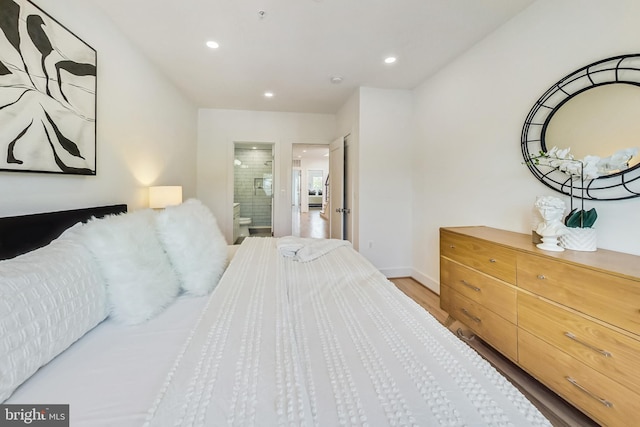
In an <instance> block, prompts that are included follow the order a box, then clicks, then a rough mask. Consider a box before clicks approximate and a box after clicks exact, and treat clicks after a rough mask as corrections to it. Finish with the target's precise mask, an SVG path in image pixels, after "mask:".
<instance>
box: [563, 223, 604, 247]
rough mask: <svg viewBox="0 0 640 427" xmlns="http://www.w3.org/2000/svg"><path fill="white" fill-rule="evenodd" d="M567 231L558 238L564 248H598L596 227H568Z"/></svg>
mask: <svg viewBox="0 0 640 427" xmlns="http://www.w3.org/2000/svg"><path fill="white" fill-rule="evenodd" d="M567 231H568V232H567V233H566V234H563V235H562V236H560V237H559V239H558V240H559V242H560V246H562V247H563V248H566V249H571V250H574V251H585V252H593V251H595V250H596V249H598V248H597V246H596V243H597V241H596V229H595V228H567Z"/></svg>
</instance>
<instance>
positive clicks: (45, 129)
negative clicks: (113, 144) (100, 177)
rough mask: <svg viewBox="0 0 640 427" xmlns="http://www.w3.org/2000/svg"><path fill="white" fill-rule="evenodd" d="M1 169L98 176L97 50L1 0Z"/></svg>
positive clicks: (38, 14) (18, 2)
mask: <svg viewBox="0 0 640 427" xmlns="http://www.w3.org/2000/svg"><path fill="white" fill-rule="evenodd" d="M0 30H2V32H1V33H0V170H2V171H19V172H46V173H61V174H77V175H95V174H96V77H97V76H96V69H97V54H96V51H95V50H94V49H93V48H92V47H91V46H89V45H88V44H86V43H85V42H83V41H82V40H81V39H79V38H78V37H77V36H75V35H74V34H73V33H72V32H70V31H69V30H68V29H67V28H65V27H64V26H63V25H62V24H60V23H59V22H58V21H56V20H55V19H53V18H52V17H51V16H49V15H48V14H47V13H45V12H44V11H43V10H41V9H40V8H38V7H37V6H36V5H34V4H33V3H31V2H29V1H28V0H0Z"/></svg>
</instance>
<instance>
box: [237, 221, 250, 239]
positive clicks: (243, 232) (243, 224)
mask: <svg viewBox="0 0 640 427" xmlns="http://www.w3.org/2000/svg"><path fill="white" fill-rule="evenodd" d="M239 223H240V237H249V225H251V218H242V217H240V222H239Z"/></svg>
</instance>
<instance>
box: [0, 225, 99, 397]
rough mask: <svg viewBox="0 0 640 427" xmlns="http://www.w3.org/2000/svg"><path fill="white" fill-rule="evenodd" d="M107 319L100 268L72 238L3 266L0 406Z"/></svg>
mask: <svg viewBox="0 0 640 427" xmlns="http://www.w3.org/2000/svg"><path fill="white" fill-rule="evenodd" d="M106 317H107V297H106V293H105V283H104V279H103V278H102V275H101V274H100V270H99V268H98V265H97V264H96V263H95V261H94V260H93V257H92V256H91V254H90V253H89V252H88V251H87V249H86V248H85V247H84V246H83V245H82V244H81V243H79V242H78V241H74V239H73V238H70V237H69V236H68V235H67V236H65V237H64V238H62V239H58V240H54V241H53V242H52V243H51V244H49V245H47V246H45V247H43V248H40V249H36V250H35V251H32V252H29V253H26V254H24V255H21V256H18V257H16V258H13V259H10V260H6V261H0V402H3V401H4V400H6V399H7V398H8V397H9V396H10V395H11V394H12V393H13V391H14V390H15V389H16V388H17V387H18V386H19V385H20V384H21V383H23V382H24V381H25V380H26V379H27V378H29V377H30V376H31V375H32V374H33V373H34V372H36V371H37V370H38V369H39V368H40V367H41V366H43V365H45V364H47V363H48V362H49V361H50V360H52V359H53V358H54V357H56V356H57V355H58V354H59V353H61V352H63V351H64V350H65V349H66V348H67V347H69V346H70V345H71V344H72V343H73V342H75V341H76V340H77V339H78V338H80V337H82V336H83V335H84V334H85V333H86V332H87V331H89V330H91V329H93V327H94V326H96V325H97V324H98V323H100V322H101V321H102V320H104V319H105V318H106Z"/></svg>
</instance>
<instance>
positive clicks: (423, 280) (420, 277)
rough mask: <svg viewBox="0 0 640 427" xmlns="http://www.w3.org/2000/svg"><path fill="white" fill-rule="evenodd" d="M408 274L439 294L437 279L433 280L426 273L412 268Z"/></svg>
mask: <svg viewBox="0 0 640 427" xmlns="http://www.w3.org/2000/svg"><path fill="white" fill-rule="evenodd" d="M410 276H411V277H412V278H413V279H415V280H417V281H418V282H420V283H422V285H424V286H425V287H427V288H429V289H431V290H432V291H433V292H435V293H436V294H438V295H440V281H439V280H434V279H432V278H431V277H429V276H427V275H426V274H423V273H421V272H419V271H418V270H414V269H412V270H411V273H410Z"/></svg>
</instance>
